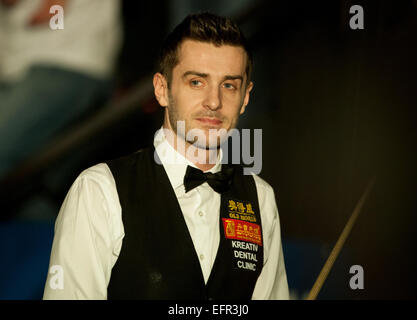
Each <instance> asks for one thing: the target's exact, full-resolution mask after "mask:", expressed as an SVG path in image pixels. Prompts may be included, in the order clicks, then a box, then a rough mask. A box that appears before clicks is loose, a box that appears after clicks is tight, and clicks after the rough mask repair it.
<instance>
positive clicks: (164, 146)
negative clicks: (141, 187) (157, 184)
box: [154, 127, 223, 189]
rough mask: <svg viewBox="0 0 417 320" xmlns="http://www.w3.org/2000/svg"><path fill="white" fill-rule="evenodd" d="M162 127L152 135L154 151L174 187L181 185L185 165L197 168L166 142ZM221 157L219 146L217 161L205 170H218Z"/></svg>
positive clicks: (185, 168) (220, 165)
mask: <svg viewBox="0 0 417 320" xmlns="http://www.w3.org/2000/svg"><path fill="white" fill-rule="evenodd" d="M164 130H169V129H164V128H163V127H161V128H160V129H159V130H158V131H157V132H156V133H155V137H154V147H155V150H156V153H157V154H158V157H159V159H160V160H161V162H162V164H163V166H164V169H165V171H166V173H167V175H168V178H169V181H170V182H171V185H172V187H173V188H174V189H176V188H178V187H181V186H183V184H184V176H185V171H186V170H187V166H192V167H194V168H197V167H196V165H195V164H194V163H192V162H191V161H189V160H188V159H186V158H185V157H184V156H183V155H182V154H180V153H179V152H177V151H176V150H175V149H174V147H173V146H172V145H171V144H170V143H169V142H168V140H167V139H166V137H165V133H164ZM222 158H223V151H222V149H221V148H220V152H219V155H218V157H217V162H216V164H215V166H214V167H213V168H211V169H210V170H207V171H205V172H211V173H216V172H219V171H220V170H221V168H222V164H221V163H222V161H221V160H222Z"/></svg>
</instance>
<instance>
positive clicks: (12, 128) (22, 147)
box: [0, 0, 122, 179]
mask: <svg viewBox="0 0 417 320" xmlns="http://www.w3.org/2000/svg"><path fill="white" fill-rule="evenodd" d="M54 5H59V6H61V7H62V8H63V12H64V14H63V17H64V28H63V29H56V30H53V29H52V28H51V27H50V20H51V19H52V18H53V17H54V15H55V13H54V11H52V13H50V8H51V7H52V6H54ZM120 7H121V4H120V2H119V0H88V1H85V0H0V179H1V178H2V177H4V176H5V175H6V174H7V172H8V171H9V170H11V169H12V168H13V167H14V166H16V165H17V164H18V163H19V162H21V161H22V160H24V159H25V158H26V157H27V156H29V155H30V154H32V153H34V152H36V151H37V150H39V148H41V147H42V146H44V145H45V144H46V143H47V142H48V141H49V140H50V138H52V137H53V135H54V134H56V133H57V132H59V130H60V129H62V128H63V127H65V126H66V125H68V124H69V123H71V122H73V121H75V120H76V119H77V118H78V117H79V116H80V115H82V114H83V113H85V112H86V111H87V110H88V109H90V108H92V107H94V106H97V105H99V104H100V103H102V102H103V101H104V100H105V99H106V98H107V97H108V96H109V93H110V89H111V77H112V73H113V70H114V67H115V64H116V61H117V57H118V53H119V48H120V47H121V39H122V26H121V13H120Z"/></svg>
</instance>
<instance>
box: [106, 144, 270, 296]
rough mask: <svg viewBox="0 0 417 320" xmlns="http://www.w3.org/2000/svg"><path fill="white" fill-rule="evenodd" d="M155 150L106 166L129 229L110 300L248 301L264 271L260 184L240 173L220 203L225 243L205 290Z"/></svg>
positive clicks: (220, 246) (114, 273)
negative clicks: (258, 188) (258, 193)
mask: <svg viewBox="0 0 417 320" xmlns="http://www.w3.org/2000/svg"><path fill="white" fill-rule="evenodd" d="M154 150H155V149H154V148H153V147H151V148H146V149H142V150H140V151H138V152H136V153H134V154H132V155H129V156H127V157H124V158H121V159H117V160H113V161H109V162H107V164H108V166H109V168H110V170H111V172H112V174H113V176H114V179H115V181H116V187H117V193H118V195H119V201H120V204H121V208H122V221H123V226H124V229H125V237H124V238H123V244H122V248H121V252H120V255H119V257H118V259H117V262H116V264H115V266H114V267H113V270H112V274H111V279H110V283H109V286H108V290H107V292H108V299H155V300H157V299H199V300H201V299H247V300H249V299H250V298H251V296H252V293H253V289H254V287H255V283H256V280H257V278H258V276H259V274H260V272H261V270H262V266H263V246H262V244H263V243H262V240H263V239H262V229H261V220H260V219H261V218H260V213H259V205H258V197H257V192H256V185H255V181H254V179H253V177H252V176H245V175H243V173H242V170H238V171H237V172H236V173H235V174H234V178H233V180H234V181H233V184H232V187H231V188H230V189H229V190H228V191H227V192H225V193H223V194H222V195H221V205H220V207H221V208H220V221H219V225H220V243H219V248H218V251H217V255H216V259H215V262H214V264H213V268H212V270H211V273H210V277H209V279H208V281H207V284H205V283H204V278H203V274H202V271H201V267H200V263H199V260H198V256H197V253H196V251H195V249H194V245H193V242H192V239H191V236H190V234H189V231H188V228H187V225H186V222H185V220H184V217H183V214H182V211H181V208H180V205H179V203H178V200H177V198H176V195H175V192H174V190H173V189H172V186H171V184H170V182H169V179H168V176H167V174H166V172H165V170H164V168H163V166H162V165H159V164H157V163H155V160H154ZM236 167H237V168H240V169H242V168H241V167H240V166H236ZM235 171H236V170H235ZM208 214H210V213H208Z"/></svg>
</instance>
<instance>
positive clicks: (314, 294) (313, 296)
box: [306, 178, 375, 300]
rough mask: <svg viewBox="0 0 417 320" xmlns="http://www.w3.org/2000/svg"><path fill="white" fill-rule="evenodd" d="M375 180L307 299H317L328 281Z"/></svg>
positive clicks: (353, 213) (361, 199)
mask: <svg viewBox="0 0 417 320" xmlns="http://www.w3.org/2000/svg"><path fill="white" fill-rule="evenodd" d="M374 182H375V178H373V179H372V180H371V181H370V182H369V184H368V186H367V188H366V189H365V192H364V193H363V194H362V197H361V198H360V199H359V201H358V203H357V204H356V207H355V209H354V210H353V212H352V215H351V216H350V218H349V220H348V222H347V223H346V225H345V228H344V229H343V231H342V233H341V234H340V236H339V239H338V240H337V242H336V244H335V245H334V247H333V250H332V252H330V255H329V257H328V258H327V261H326V263H325V264H324V266H323V269H322V270H321V271H320V274H319V276H318V277H317V280H316V282H315V283H314V285H313V288H312V289H311V291H310V293H309V294H308V296H307V299H306V300H315V299H316V297H317V295H318V294H319V292H320V289H321V287H322V286H323V283H324V281H326V278H327V275H328V274H329V272H330V270H331V269H332V267H333V264H334V262H335V261H336V259H337V256H338V255H339V253H340V251H341V250H342V248H343V245H344V243H345V241H346V239H347V237H348V236H349V233H350V231H351V230H352V227H353V225H354V224H355V221H356V219H357V217H358V215H359V212H360V211H361V209H362V206H363V204H364V203H365V200H366V198H367V197H368V194H369V192H370V191H371V189H372V187H373V185H374Z"/></svg>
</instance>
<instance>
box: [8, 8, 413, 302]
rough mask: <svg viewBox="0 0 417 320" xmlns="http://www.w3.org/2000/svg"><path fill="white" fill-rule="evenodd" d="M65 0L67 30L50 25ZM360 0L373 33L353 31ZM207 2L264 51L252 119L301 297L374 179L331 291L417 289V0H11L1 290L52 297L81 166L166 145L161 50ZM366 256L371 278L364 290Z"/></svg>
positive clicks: (407, 292)
mask: <svg viewBox="0 0 417 320" xmlns="http://www.w3.org/2000/svg"><path fill="white" fill-rule="evenodd" d="M53 3H55V4H60V5H62V6H63V8H64V21H65V24H64V29H63V30H51V28H50V27H49V20H50V18H51V16H52V14H50V13H49V7H50V6H51V4H53ZM352 5H361V6H362V7H363V10H364V29H363V30H352V29H351V28H350V27H349V20H350V19H351V17H352V16H353V14H350V13H349V8H350V7H351V6H352ZM45 8H47V9H48V10H46V9H45ZM198 11H210V12H213V13H217V14H220V15H227V16H231V17H232V18H234V19H235V20H236V21H237V22H238V23H239V25H240V26H241V28H242V29H243V31H244V32H245V34H246V35H247V37H248V38H249V40H250V43H251V45H252V47H253V51H254V58H255V65H254V74H253V80H254V83H255V87H254V90H253V91H252V95H251V101H250V103H249V106H248V108H247V109H246V112H245V114H244V115H243V116H242V117H241V121H240V127H241V128H253V129H254V128H260V129H262V130H263V131H262V132H263V136H262V137H263V139H262V143H263V145H262V147H263V154H262V159H263V163H262V164H263V166H262V172H261V174H260V176H261V177H263V178H264V179H266V180H267V181H268V182H269V183H270V184H271V185H272V186H273V187H274V189H275V194H276V200H277V204H278V210H279V213H280V222H281V229H282V238H283V246H284V256H285V262H286V269H287V276H288V281H289V287H290V292H291V298H292V299H303V298H305V296H306V294H307V293H308V292H309V290H310V289H311V287H312V285H313V283H314V281H315V279H316V277H317V276H318V274H319V272H320V270H321V268H322V266H323V264H324V262H325V260H326V259H327V257H328V255H329V253H330V251H331V249H332V247H333V245H334V244H335V242H336V240H337V238H338V237H339V235H340V233H341V231H342V229H343V227H344V225H345V224H346V222H347V220H348V218H349V216H350V214H351V213H352V211H353V209H354V207H355V205H356V203H357V202H358V200H359V198H360V197H361V195H362V194H363V192H364V190H365V188H366V186H367V184H368V183H369V181H370V180H371V179H372V178H373V177H375V179H376V180H375V185H374V187H373V189H372V190H371V192H370V194H369V197H368V198H367V200H366V202H365V204H364V206H363V208H362V211H361V214H360V216H359V218H358V220H357V221H356V224H355V226H354V227H353V230H352V232H351V234H350V236H349V238H348V240H347V242H346V244H345V246H344V248H343V250H342V252H341V254H340V256H339V257H338V259H337V260H336V263H335V265H334V267H333V269H332V271H331V272H330V274H329V276H328V279H327V280H326V282H325V284H324V286H323V288H322V290H321V291H320V294H319V296H318V299H415V298H416V289H415V288H416V272H415V270H416V263H415V262H416V261H415V260H416V259H415V258H414V254H415V249H416V239H415V238H416V237H415V230H416V214H417V208H416V204H417V201H416V199H415V195H416V171H415V163H416V157H415V156H416V152H415V150H416V123H415V120H416V111H415V108H416V106H417V101H416V100H417V99H416V98H417V92H416V91H417V90H416V88H417V86H416V83H417V82H416V74H417V73H416V71H417V70H416V67H417V61H416V57H417V50H416V49H417V46H416V39H417V19H416V18H417V1H415V0H414V1H412V0H403V1H394V0H380V1H377V0H374V1H350V0H337V1H334V0H333V1H290V0H282V1H268V0H265V1H256V0H240V1H220V0H211V1H209V0H204V1H192V0H171V1H168V0H153V1H146V0H144V1H127V0H124V1H121V0H120V1H118V0H99V1H97V0H91V1H90V0H89V1H88V2H87V1H86V0H60V1H57V0H55V1H52V0H30V1H28V0H0V180H1V182H0V208H1V209H0V212H1V223H0V299H41V298H42V294H43V287H44V285H45V279H46V275H47V272H48V263H49V255H50V249H51V245H52V239H53V229H54V222H55V218H56V216H57V214H58V212H59V208H60V206H61V203H62V201H63V200H64V198H65V195H66V193H67V191H68V190H69V188H70V186H71V184H72V183H73V181H74V180H75V178H76V177H77V176H78V175H79V174H80V173H81V171H83V170H84V169H86V168H88V167H89V166H92V165H94V164H97V163H99V162H104V161H106V160H109V159H112V158H116V157H119V156H122V155H126V154H128V153H130V152H133V151H136V150H137V149H139V148H141V147H143V146H144V145H146V144H147V143H148V142H149V141H152V138H153V135H154V132H155V130H156V129H158V128H159V127H160V125H161V123H162V108H160V107H159V105H158V104H157V102H156V100H155V99H154V97H153V91H152V82H151V77H152V75H153V73H154V72H155V70H156V57H157V54H158V52H159V48H160V46H161V43H162V40H163V38H164V37H165V36H166V35H167V34H168V32H169V31H170V30H171V29H172V28H173V27H174V26H175V25H177V24H178V23H179V22H181V21H182V19H184V17H185V16H186V15H188V14H189V13H193V12H198ZM413 79H414V80H413ZM352 265H361V266H362V267H363V270H364V289H363V290H352V289H351V288H350V287H349V280H350V278H351V277H352V275H351V274H349V269H350V267H351V266H352Z"/></svg>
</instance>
